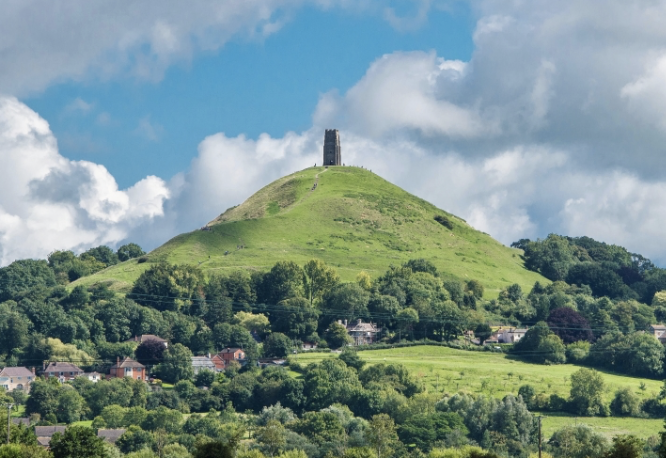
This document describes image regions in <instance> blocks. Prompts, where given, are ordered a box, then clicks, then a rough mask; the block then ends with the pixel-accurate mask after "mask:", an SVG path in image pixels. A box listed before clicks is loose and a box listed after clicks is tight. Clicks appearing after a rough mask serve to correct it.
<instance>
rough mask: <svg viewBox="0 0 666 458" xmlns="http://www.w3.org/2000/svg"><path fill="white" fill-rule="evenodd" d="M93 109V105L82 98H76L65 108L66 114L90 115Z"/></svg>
mask: <svg viewBox="0 0 666 458" xmlns="http://www.w3.org/2000/svg"><path fill="white" fill-rule="evenodd" d="M92 107H93V104H92V103H88V102H86V101H85V100H83V99H82V98H80V97H77V98H75V99H74V100H72V101H71V103H69V104H68V105H67V106H66V107H65V113H77V112H78V113H84V114H85V113H88V112H89V111H90V110H91V109H92Z"/></svg>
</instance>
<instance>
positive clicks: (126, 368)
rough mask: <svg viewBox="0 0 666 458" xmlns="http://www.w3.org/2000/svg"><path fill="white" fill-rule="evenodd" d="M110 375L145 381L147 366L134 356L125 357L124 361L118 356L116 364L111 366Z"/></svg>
mask: <svg viewBox="0 0 666 458" xmlns="http://www.w3.org/2000/svg"><path fill="white" fill-rule="evenodd" d="M110 376H111V377H115V378H124V377H129V378H131V379H134V380H143V381H145V380H146V366H144V365H143V364H141V363H139V362H137V361H134V360H133V359H132V358H125V359H123V360H122V361H121V360H120V358H118V359H117V360H116V364H115V365H113V366H111V371H110Z"/></svg>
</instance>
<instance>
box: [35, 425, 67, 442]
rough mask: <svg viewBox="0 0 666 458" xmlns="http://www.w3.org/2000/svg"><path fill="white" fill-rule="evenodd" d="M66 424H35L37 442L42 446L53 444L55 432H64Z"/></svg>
mask: <svg viewBox="0 0 666 458" xmlns="http://www.w3.org/2000/svg"><path fill="white" fill-rule="evenodd" d="M65 429H67V427H66V426H35V436H37V443H38V444H39V445H41V446H42V447H48V446H49V445H50V444H51V438H52V437H53V435H54V434H55V433H60V434H64V433H65Z"/></svg>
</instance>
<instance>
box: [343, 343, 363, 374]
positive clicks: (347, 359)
mask: <svg viewBox="0 0 666 458" xmlns="http://www.w3.org/2000/svg"><path fill="white" fill-rule="evenodd" d="M339 358H340V359H341V360H342V361H344V363H345V364H346V365H347V366H349V367H353V368H354V369H356V370H357V371H360V370H361V369H363V366H365V361H363V360H362V359H361V357H360V356H358V352H357V351H355V350H352V349H350V348H349V347H347V348H345V349H344V350H342V353H340V356H339Z"/></svg>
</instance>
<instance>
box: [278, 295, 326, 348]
mask: <svg viewBox="0 0 666 458" xmlns="http://www.w3.org/2000/svg"><path fill="white" fill-rule="evenodd" d="M318 318H319V310H318V309H317V308H315V307H312V306H311V305H310V303H309V302H308V300H307V299H305V298H303V297H292V298H291V299H285V300H284V301H282V302H280V303H279V304H278V307H277V309H276V310H275V311H274V312H272V313H271V325H272V329H273V332H281V333H284V334H286V335H288V336H289V337H291V338H292V339H301V340H302V339H305V338H307V337H308V336H311V335H312V334H313V333H314V332H315V331H316V330H317V324H318V322H317V320H318Z"/></svg>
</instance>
